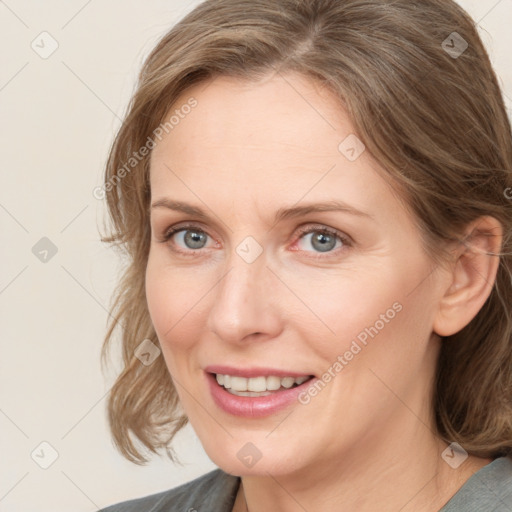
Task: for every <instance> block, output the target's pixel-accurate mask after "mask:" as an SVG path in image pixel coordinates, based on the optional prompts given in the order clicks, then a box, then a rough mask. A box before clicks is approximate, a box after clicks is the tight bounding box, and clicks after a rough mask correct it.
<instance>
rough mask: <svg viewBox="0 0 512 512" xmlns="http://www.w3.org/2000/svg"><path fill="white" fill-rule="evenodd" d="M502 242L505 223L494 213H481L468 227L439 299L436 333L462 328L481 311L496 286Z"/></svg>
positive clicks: (449, 334)
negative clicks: (491, 215) (442, 294)
mask: <svg viewBox="0 0 512 512" xmlns="http://www.w3.org/2000/svg"><path fill="white" fill-rule="evenodd" d="M502 242H503V227H502V225H501V223H500V222H499V221H498V220H497V219H495V218H494V217H490V216H484V217H479V218H478V219H476V220H475V221H473V222H472V223H471V224H470V225H469V226H468V227H467V229H466V231H465V234H464V236H463V238H462V240H461V242H460V244H458V247H457V249H456V250H455V252H454V256H455V258H454V261H453V263H452V266H451V272H450V273H449V275H448V279H447V284H448V286H447V288H446V291H445V294H444V296H443V297H442V298H441V299H440V302H439V307H438V311H437V314H436V317H435V321H434V325H433V330H434V332H435V333H436V334H438V335H439V336H451V335H452V334H455V333H457V332H459V331H460V330H461V329H463V328H464V327H465V326H466V325H468V324H469V323H470V322H471V320H473V318H474V317H475V316H476V315H477V313H478V312H479V311H480V309H481V308H482V306H483V305H484V304H485V301H486V300H487V298H488V297H489V295H490V294H491V291H492V289H493V286H494V282H495V279H496V274H497V272H498V267H499V262H500V258H499V254H500V251H501V247H502Z"/></svg>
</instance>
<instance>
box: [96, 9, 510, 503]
mask: <svg viewBox="0 0 512 512" xmlns="http://www.w3.org/2000/svg"><path fill="white" fill-rule="evenodd" d="M511 169H512V137H511V128H510V122H509V120H508V119H507V115H506V110H505V107H504V103H503V100H502V97H501V91H500V89H499V86H498V84H497V80H496V76H495V73H494V71H493V70H492V68H491V64H490V62H489V58H488V55H487V53H486V52H485V50H484V47H483V45H482V42H481V41H480V39H479V36H478V34H477V32H476V29H475V27H474V24H473V22H472V20H471V18H470V17H469V16H468V15H467V14H466V13H465V12H464V11H463V10H462V9H461V8H460V7H459V6H457V5H456V4H455V3H454V2H452V1H448V0H442V1H441V0H422V1H418V2H409V1H407V0H395V1H393V2H391V1H380V0H279V1H274V0H256V1H254V0H242V1H240V0H237V1H233V0H210V1H206V2H204V3H202V4H201V5H199V6H198V7H197V8H196V9H194V11H192V12H191V13H190V14H188V15H187V16H186V17H185V18H184V19H183V20H182V21H181V22H180V23H178V24H177V25H176V26H175V27H174V28H173V29H172V30H171V31H170V32H169V33H168V34H167V35H166V36H165V37H164V38H163V39H162V40H161V41H160V42H159V44H158V45H157V47H156V48H155V49H154V51H153V52H152V54H151V55H150V56H149V57H148V59H147V60H146V62H145V64H144V67H143V69H142V72H141V74H140V81H139V85H138V89H137V92H136V93H135V95H134V98H133V100H132V103H131V106H130V110H129V112H128V114H127V117H126V120H125V122H124V124H123V126H122V127H121V129H120V131H119V133H118V135H117V137H116V139H115V142H114V144H113V147H112V150H111V153H110V157H109V160H108V164H107V169H106V177H105V185H104V189H105V193H106V197H107V203H108V208H109V212H110V215H111V219H112V234H111V236H109V237H106V238H105V239H106V240H107V241H110V242H115V243H117V244H119V245H120V246H122V247H123V248H124V249H125V251H126V254H127V256H128V262H129V264H128V267H127V268H126V271H125V274H124V279H123V281H122V283H121V285H120V288H119V290H118V294H117V301H116V303H115V313H114V316H115V317H116V320H115V321H114V322H113V323H112V324H111V326H110V330H109V332H108V334H107V339H106V346H108V345H109V344H110V342H111V341H112V338H113V335H114V332H115V331H116V328H117V327H119V329H120V334H121V339H122V344H123V356H124V364H125V368H124V371H123V372H122V373H121V375H120V376H119V378H118V380H117V381H116V383H115V385H114V387H113V388H112V391H111V395H110V401H109V419H110V425H111V429H112V433H113V437H114V440H115V442H116V445H117V446H118V448H119V449H120V450H121V452H122V453H123V454H124V455H125V456H126V457H127V458H128V459H129V460H132V461H133V462H136V463H142V462H144V461H146V460H147V458H146V455H145V452H146V454H147V452H148V451H149V452H153V453H157V452H158V451H159V450H161V449H165V450H166V451H167V452H168V454H169V456H170V457H171V458H172V457H173V453H172V451H171V448H170V442H171V440H172V438H173V436H174V435H175V434H176V432H177V431H178V430H179V429H180V428H182V427H183V426H184V425H185V424H186V422H187V421H188V420H190V422H191V425H192V426H193V428H194V429H195V431H196V433H197V435H198V437H199V439H200V440H201V442H202V444H203V446H204V448H205V451H206V452H207V454H208V455H209V457H210V458H211V459H212V461H213V462H214V463H215V464H217V465H218V466H219V469H218V470H216V471H213V472H211V473H208V474H207V475H204V476H202V477H200V478H198V479H196V480H194V481H193V482H190V483H188V484H186V485H184V486H181V487H178V488H176V489H172V490H170V491H165V492H163V493H160V494H158V495H153V496H149V497H145V498H141V499H139V500H135V501H131V502H125V503H122V504H118V505H115V506H112V507H109V508H107V509H106V510H108V511H109V512H115V511H119V512H121V511H123V512H127V511H149V510H151V511H152V512H156V511H164V510H165V511H178V510H180V511H181V510H189V511H192V510H197V511H202V510H207V511H210V512H212V511H230V512H231V511H235V512H241V511H250V512H261V511H268V510H272V511H280V512H288V511H296V510H307V511H314V510H322V511H324V512H330V511H340V510H343V511H350V512H352V511H358V512H361V511H362V512H366V511H375V510H379V511H397V510H400V511H402V512H408V511H415V512H417V511H420V512H423V511H424V512H427V511H428V512H433V511H439V510H441V511H443V512H454V511H460V510H464V511H467V510H478V511H483V510H494V511H509V510H512V494H511V489H512V460H511V458H510V454H511V453H512V402H511V397H512V370H511V369H512V350H511V349H512V341H511V336H512V330H511V329H512V323H511V313H510V310H509V304H510V302H511V300H512V287H511V264H512V260H511V252H510V244H511V242H510V236H509V234H510V229H511V225H512V205H511V202H510V200H509V199H508V197H507V196H508V194H507V190H512V189H510V187H512V179H511V175H510V170H511Z"/></svg>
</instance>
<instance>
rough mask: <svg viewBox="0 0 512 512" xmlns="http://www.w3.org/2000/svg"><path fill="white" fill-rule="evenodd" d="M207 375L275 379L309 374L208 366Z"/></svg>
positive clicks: (206, 368)
mask: <svg viewBox="0 0 512 512" xmlns="http://www.w3.org/2000/svg"><path fill="white" fill-rule="evenodd" d="M204 371H206V372H208V373H216V374H219V373H220V374H221V375H233V376H236V377H245V378H250V377H262V376H263V377H269V376H271V375H274V376H276V377H309V376H311V375H312V374H311V373H300V372H294V371H291V370H279V369H277V368H268V367H261V366H258V367H256V366H253V367H251V368H240V367H234V366H225V365H209V366H206V367H205V368H204Z"/></svg>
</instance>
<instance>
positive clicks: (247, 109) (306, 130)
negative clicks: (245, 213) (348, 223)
mask: <svg viewBox="0 0 512 512" xmlns="http://www.w3.org/2000/svg"><path fill="white" fill-rule="evenodd" d="M190 104H195V106H194V107H193V108H185V107H184V106H186V105H190ZM171 116H174V121H175V122H174V123H173V126H172V129H169V131H168V133H165V134H164V135H163V137H162V140H161V141H159V142H157V144H156V147H155V149H154V150H153V154H152V158H151V188H152V196H153V197H155V196H161V195H164V194H166V193H167V192H169V193H172V194H173V195H180V196H187V198H190V199H192V200H194V201H195V202H197V199H198V197H208V198H210V201H216V202H218V204H221V202H222V201H224V200H225V201H227V204H231V205H235V204H236V205H238V207H239V208H240V209H242V210H243V209H244V208H247V207H248V206H249V205H252V206H255V203H256V202H257V203H259V207H260V208H261V207H262V206H263V205H264V206H270V205H271V204H275V205H277V204H278V203H295V202H298V201H300V200H301V198H306V196H307V198H306V199H307V200H308V201H314V200H317V199H318V200H324V199H326V198H335V199H343V200H345V201H347V202H351V204H352V205H353V206H354V207H356V208H357V207H358V206H359V207H360V209H365V208H364V206H366V209H368V208H367V206H368V204H369V205H370V206H371V207H372V208H375V207H376V206H377V205H378V204H379V203H380V204H385V203H386V201H393V198H392V197H391V191H390V190H385V189H388V187H389V186H388V184H387V183H386V182H385V181H384V180H383V178H382V177H381V176H380V175H379V174H380V173H378V172H376V170H375V162H374V161H373V160H372V159H371V158H370V156H369V155H368V154H366V151H363V152H362V153H361V155H360V156H359V158H356V159H352V158H351V159H349V158H347V155H346V153H345V151H346V147H347V144H348V145H349V146H350V145H352V146H354V141H357V139H355V135H354V133H353V132H354V128H353V126H352V123H351V122H350V119H349V118H348V116H347V115H346V113H345V112H344V110H343V107H342V105H341V103H340V101H339V100H338V99H337V98H336V97H335V96H334V95H333V94H332V93H331V91H329V90H328V89H326V88H322V87H321V86H319V84H317V83H315V82H313V81H311V80H308V79H306V78H304V77H302V76H300V75H297V74H287V75H280V74H278V75H272V76H268V77H266V78H265V79H263V80H261V81H259V82H248V81H242V80H239V79H235V78H232V77H222V76H221V77H216V78H213V79H210V80H208V81H207V82H202V83H199V84H196V85H194V86H193V87H191V88H189V89H187V90H186V91H185V92H183V93H182V94H181V95H180V97H179V98H178V99H177V100H176V101H175V102H174V104H173V105H172V107H171V108H170V109H169V112H168V114H167V116H166V117H165V119H166V120H167V119H170V118H171ZM176 121H177V122H176ZM164 122H165V121H164ZM347 141H348V142H347ZM356 144H357V142H356ZM354 148H355V150H356V151H357V152H358V151H360V150H361V148H360V147H357V145H355V146H354ZM194 196H196V197H194ZM212 196H215V197H214V198H213V197H212ZM256 196H257V197H256ZM327 196H328V197H327ZM180 198H181V197H180ZM224 204H226V203H224ZM279 206H280V205H279ZM279 206H277V207H279ZM390 206H391V205H390ZM395 206H396V205H395ZM395 213H396V212H395Z"/></svg>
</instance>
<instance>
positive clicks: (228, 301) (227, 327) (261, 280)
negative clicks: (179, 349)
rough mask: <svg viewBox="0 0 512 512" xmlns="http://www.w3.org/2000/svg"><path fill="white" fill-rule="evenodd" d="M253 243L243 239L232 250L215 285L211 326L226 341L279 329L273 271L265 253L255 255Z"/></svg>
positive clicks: (269, 333) (272, 333)
mask: <svg viewBox="0 0 512 512" xmlns="http://www.w3.org/2000/svg"><path fill="white" fill-rule="evenodd" d="M251 244H252V242H251V241H247V240H246V241H242V242H241V244H239V246H237V247H236V248H235V249H234V250H233V251H232V253H231V254H230V257H229V260H228V264H227V271H226V273H225V274H224V276H223V277H222V278H221V279H220V281H219V282H218V284H217V286H216V287H215V289H216V292H215V296H214V304H213V307H212V309H211V310H210V315H209V329H210V330H211V331H213V332H214V333H215V334H216V335H217V336H218V337H219V338H221V339H223V340H225V341H230V342H235V343H236V342H239V341H242V340H243V339H244V338H246V337H247V336H248V335H251V334H255V333H259V334H262V335H263V334H265V335H267V336H275V335H276V333H277V332H278V329H279V321H278V311H277V309H276V308H275V307H273V306H274V304H271V300H272V299H271V296H270V294H269V293H268V288H269V279H271V277H272V274H271V272H270V271H269V270H268V268H267V266H266V258H265V255H264V254H263V253H262V252H260V254H259V255H257V256H256V257H255V252H254V249H255V248H254V246H251ZM249 256H250V257H249Z"/></svg>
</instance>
